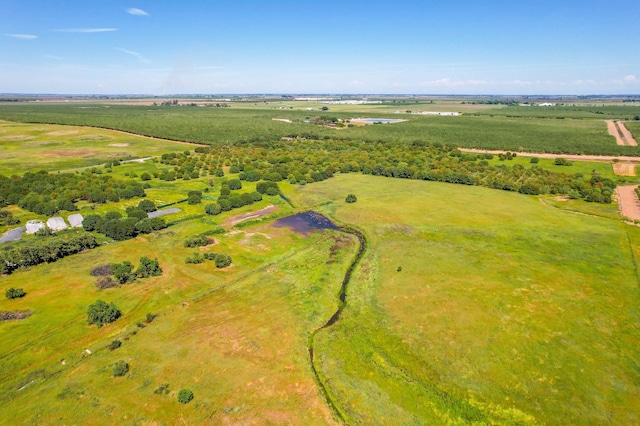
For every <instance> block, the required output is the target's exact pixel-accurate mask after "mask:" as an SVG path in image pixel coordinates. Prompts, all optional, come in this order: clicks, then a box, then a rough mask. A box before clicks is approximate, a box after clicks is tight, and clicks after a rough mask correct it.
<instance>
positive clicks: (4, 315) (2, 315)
mask: <svg viewBox="0 0 640 426" xmlns="http://www.w3.org/2000/svg"><path fill="white" fill-rule="evenodd" d="M31 315H33V311H0V321H11V320H22V319H25V318H29V317H30V316H31Z"/></svg>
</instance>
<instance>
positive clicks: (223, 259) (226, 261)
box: [185, 253, 232, 268]
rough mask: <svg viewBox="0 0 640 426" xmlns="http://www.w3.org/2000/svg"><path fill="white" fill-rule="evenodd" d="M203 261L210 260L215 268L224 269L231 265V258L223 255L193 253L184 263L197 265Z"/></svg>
mask: <svg viewBox="0 0 640 426" xmlns="http://www.w3.org/2000/svg"><path fill="white" fill-rule="evenodd" d="M205 260H212V261H214V262H215V265H216V268H226V267H227V266H229V265H231V263H232V262H231V256H229V255H227V254H224V253H204V254H201V253H193V254H192V255H190V256H187V258H186V259H185V263H187V264H199V263H203V262H204V261H205Z"/></svg>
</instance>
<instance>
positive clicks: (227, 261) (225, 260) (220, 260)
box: [214, 253, 231, 268]
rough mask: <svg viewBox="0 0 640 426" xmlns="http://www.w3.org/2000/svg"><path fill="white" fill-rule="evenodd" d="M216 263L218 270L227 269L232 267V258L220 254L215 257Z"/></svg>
mask: <svg viewBox="0 0 640 426" xmlns="http://www.w3.org/2000/svg"><path fill="white" fill-rule="evenodd" d="M214 261H215V262H216V268H226V267H227V266H229V265H231V256H229V255H226V254H222V253H218V254H216V256H215V258H214Z"/></svg>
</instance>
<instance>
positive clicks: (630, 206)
mask: <svg viewBox="0 0 640 426" xmlns="http://www.w3.org/2000/svg"><path fill="white" fill-rule="evenodd" d="M636 188H637V185H625V186H619V187H617V188H616V192H617V193H618V206H619V207H620V214H622V216H624V217H627V218H629V219H633V220H640V201H638V196H637V195H636V192H635V189H636Z"/></svg>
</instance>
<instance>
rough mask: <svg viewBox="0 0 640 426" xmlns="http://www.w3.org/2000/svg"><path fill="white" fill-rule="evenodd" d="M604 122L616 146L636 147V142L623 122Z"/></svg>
mask: <svg viewBox="0 0 640 426" xmlns="http://www.w3.org/2000/svg"><path fill="white" fill-rule="evenodd" d="M605 122H606V123H607V130H608V131H609V134H610V135H611V136H613V137H614V138H616V143H617V144H618V145H625V146H638V142H636V140H635V139H634V138H633V135H632V134H631V132H630V131H629V129H627V127H626V126H625V125H624V121H619V120H618V121H617V120H605Z"/></svg>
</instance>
